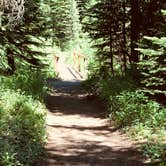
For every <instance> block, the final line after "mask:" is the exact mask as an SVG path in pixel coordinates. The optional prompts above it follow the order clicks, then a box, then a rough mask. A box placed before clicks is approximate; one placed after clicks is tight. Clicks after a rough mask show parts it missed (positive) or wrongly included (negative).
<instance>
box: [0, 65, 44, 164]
mask: <svg viewBox="0 0 166 166" xmlns="http://www.w3.org/2000/svg"><path fill="white" fill-rule="evenodd" d="M45 80H46V75H45V74H43V72H42V71H41V70H37V69H30V68H28V67H27V68H25V67H23V68H22V69H21V70H18V71H16V73H15V74H14V75H12V76H10V77H3V76H1V77H0V165H2V166H20V165H22V166H23V165H26V166H28V165H31V164H32V163H33V162H35V161H36V160H37V159H38V157H39V156H40V155H41V154H42V153H43V145H44V143H45V115H46V108H45V105H44V103H43V98H44V96H45V94H46V92H47V88H46V84H45Z"/></svg>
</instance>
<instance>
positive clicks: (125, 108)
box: [109, 91, 166, 128]
mask: <svg viewBox="0 0 166 166" xmlns="http://www.w3.org/2000/svg"><path fill="white" fill-rule="evenodd" d="M109 103H110V112H111V115H110V116H111V117H112V118H113V119H114V120H115V121H116V123H117V125H120V126H129V125H135V124H138V123H143V124H145V125H146V126H149V127H154V128H156V127H158V128H161V127H163V126H164V125H165V124H166V119H165V118H164V117H166V109H165V108H162V107H161V106H160V105H159V104H158V103H157V102H155V101H151V100H149V99H148V97H147V96H145V95H144V94H143V93H140V92H138V91H136V92H128V91H124V92H122V93H121V94H120V95H117V96H115V97H113V96H110V101H109Z"/></svg>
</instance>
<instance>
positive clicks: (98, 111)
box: [38, 66, 150, 166]
mask: <svg viewBox="0 0 166 166" xmlns="http://www.w3.org/2000/svg"><path fill="white" fill-rule="evenodd" d="M64 67H65V66H64ZM66 71H67V70H66ZM67 75H68V77H67V79H66V80H65V78H63V80H61V81H50V83H51V85H52V86H53V88H54V91H53V92H52V93H51V94H50V95H49V96H48V97H47V100H46V104H47V108H48V113H47V137H48V138H47V144H46V146H45V156H44V157H43V158H42V159H41V161H40V162H39V164H38V165H39V166H143V165H145V166H146V165H147V166H148V165H150V164H146V163H145V159H144V158H143V156H142V155H141V154H140V153H139V152H138V151H137V149H136V146H135V145H134V144H133V143H132V141H131V140H129V139H128V138H127V136H126V135H124V134H122V133H120V132H119V131H118V130H116V129H115V128H114V127H113V126H111V124H110V121H109V120H108V119H107V118H106V112H105V108H104V106H103V105H102V104H100V102H99V101H98V99H95V98H89V97H88V96H87V93H86V92H85V91H84V90H83V89H82V88H81V84H80V81H79V80H76V79H75V78H71V80H69V73H68V74H67ZM74 79H75V80H74Z"/></svg>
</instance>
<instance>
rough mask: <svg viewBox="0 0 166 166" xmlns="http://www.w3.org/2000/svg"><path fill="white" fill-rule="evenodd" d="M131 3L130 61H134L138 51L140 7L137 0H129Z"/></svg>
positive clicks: (136, 60)
mask: <svg viewBox="0 0 166 166" xmlns="http://www.w3.org/2000/svg"><path fill="white" fill-rule="evenodd" d="M130 5H131V55H130V59H129V60H130V62H131V63H136V62H138V61H139V57H138V51H137V50H136V48H138V44H137V43H138V40H139V35H140V8H139V0H130Z"/></svg>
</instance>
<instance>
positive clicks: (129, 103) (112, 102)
mask: <svg viewBox="0 0 166 166" xmlns="http://www.w3.org/2000/svg"><path fill="white" fill-rule="evenodd" d="M85 86H86V87H87V89H88V90H89V91H90V92H91V93H95V94H96V95H98V96H100V97H101V98H102V99H104V100H106V101H107V103H108V110H109V118H110V120H111V121H113V123H114V125H115V126H116V127H118V128H121V129H122V131H124V132H126V133H128V134H129V136H131V137H132V138H134V139H136V140H137V141H138V142H139V145H141V148H140V149H141V150H142V151H143V153H144V155H146V156H147V157H148V158H150V159H151V161H152V162H157V161H161V162H164V160H165V158H166V153H165V152H166V142H165V138H166V130H165V128H166V119H165V117H166V108H165V107H164V106H162V105H160V104H159V103H157V102H156V101H153V100H150V99H149V97H148V96H146V95H145V94H144V93H143V92H141V90H140V88H139V85H138V83H137V82H135V81H133V79H131V77H128V76H114V77H110V78H107V79H101V77H100V76H97V75H95V77H94V76H93V77H90V79H89V80H88V81H87V82H86V83H85Z"/></svg>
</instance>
